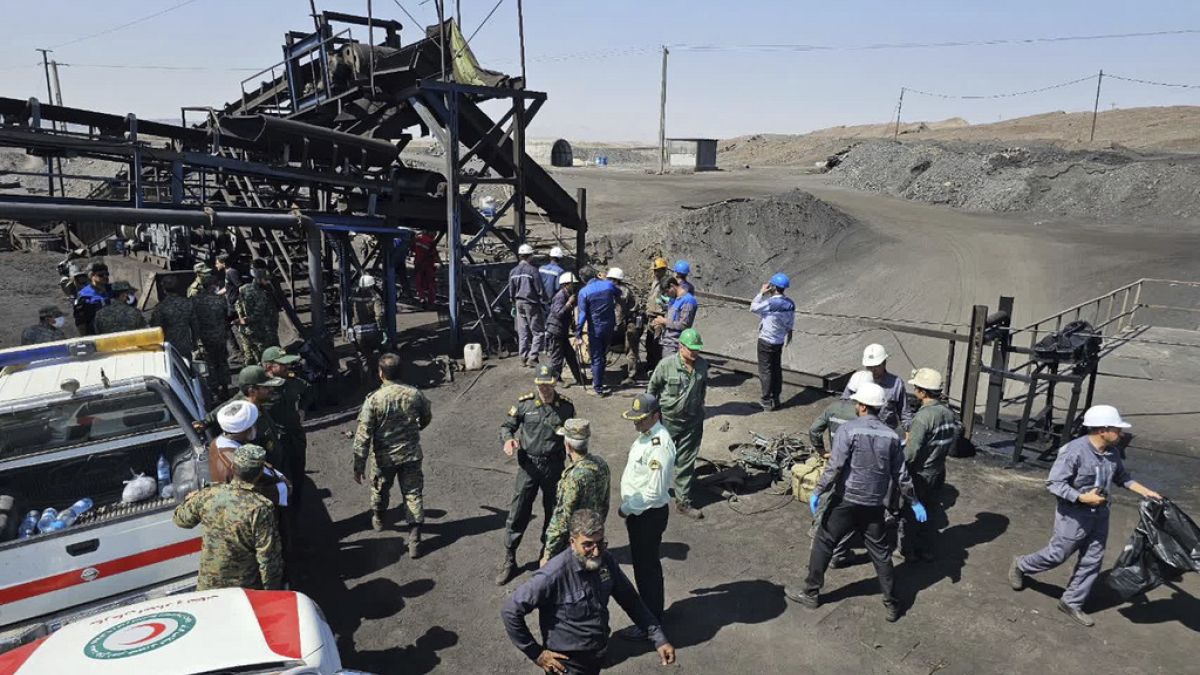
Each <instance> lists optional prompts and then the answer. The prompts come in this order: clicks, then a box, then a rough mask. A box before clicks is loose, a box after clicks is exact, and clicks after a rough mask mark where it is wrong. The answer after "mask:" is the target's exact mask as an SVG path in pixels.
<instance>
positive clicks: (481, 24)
mask: <svg viewBox="0 0 1200 675" xmlns="http://www.w3.org/2000/svg"><path fill="white" fill-rule="evenodd" d="M503 4H504V0H496V4H495V5H492V11H490V12H488V13H487V16H485V17H483V21H480V22H479V26H477V27H476V28H475V32H474V33H471V37H469V38H467V42H466V44H467V45H469V44H471V40H474V39H475V36H476V35H478V34H479V31H480V30H482V29H483V27H484V25H486V24H487V22H488V19H491V18H492V15H493V14H495V13H496V10H498V9H500V5H503ZM465 46H466V45H464V47H465Z"/></svg>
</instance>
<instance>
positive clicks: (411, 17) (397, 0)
mask: <svg viewBox="0 0 1200 675" xmlns="http://www.w3.org/2000/svg"><path fill="white" fill-rule="evenodd" d="M392 2H394V3H396V6H397V7H399V8H400V11H401V12H404V16H407V17H408V18H409V19H412V22H413V25H414V26H420V25H421V22H420V21H417V17H415V16H413V15H412V13H411V12H409V11H408V10H407V9H405V8H404V5H402V4H400V0H392Z"/></svg>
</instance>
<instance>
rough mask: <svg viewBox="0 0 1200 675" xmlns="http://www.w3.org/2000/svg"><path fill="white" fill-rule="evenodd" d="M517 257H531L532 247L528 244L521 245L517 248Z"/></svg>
mask: <svg viewBox="0 0 1200 675" xmlns="http://www.w3.org/2000/svg"><path fill="white" fill-rule="evenodd" d="M517 255H533V247H532V246H530V245H529V244H521V245H520V246H518V247H517Z"/></svg>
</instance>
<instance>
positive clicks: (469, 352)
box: [463, 342, 483, 370]
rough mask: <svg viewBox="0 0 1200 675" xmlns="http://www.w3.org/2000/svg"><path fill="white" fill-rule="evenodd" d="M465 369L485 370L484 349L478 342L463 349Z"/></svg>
mask: <svg viewBox="0 0 1200 675" xmlns="http://www.w3.org/2000/svg"><path fill="white" fill-rule="evenodd" d="M463 367H464V368H466V369H467V370H479V369H480V368H483V348H482V347H480V346H479V343H478V342H472V343H471V344H469V345H467V346H465V347H463Z"/></svg>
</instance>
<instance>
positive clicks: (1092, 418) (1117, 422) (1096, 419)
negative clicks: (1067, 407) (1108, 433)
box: [1083, 405, 1133, 429]
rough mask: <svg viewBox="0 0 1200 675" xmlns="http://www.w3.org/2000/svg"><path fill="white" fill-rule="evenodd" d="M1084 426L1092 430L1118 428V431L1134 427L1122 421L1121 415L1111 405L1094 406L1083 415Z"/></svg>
mask: <svg viewBox="0 0 1200 675" xmlns="http://www.w3.org/2000/svg"><path fill="white" fill-rule="evenodd" d="M1083 426H1085V427H1090V428H1092V429H1099V428H1102V427H1116V428H1117V429H1128V428H1129V427H1131V426H1133V425H1132V424H1130V423H1129V422H1126V421H1125V420H1123V419H1121V413H1119V412H1117V409H1116V408H1114V407H1112V406H1111V405H1094V406H1092V407H1090V408H1088V409H1087V412H1085V413H1083Z"/></svg>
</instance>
